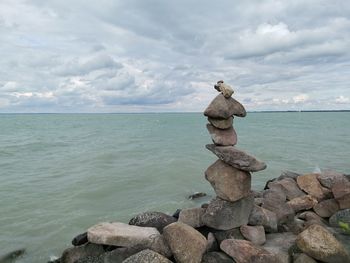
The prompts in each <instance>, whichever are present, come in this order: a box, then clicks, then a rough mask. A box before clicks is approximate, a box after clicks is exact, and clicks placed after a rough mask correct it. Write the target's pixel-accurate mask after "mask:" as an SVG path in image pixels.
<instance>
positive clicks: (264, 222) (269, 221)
mask: <svg viewBox="0 0 350 263" xmlns="http://www.w3.org/2000/svg"><path fill="white" fill-rule="evenodd" d="M248 223H249V225H252V226H258V225H261V226H263V227H264V228H265V231H266V232H277V216H276V214H275V213H274V212H272V211H270V210H268V209H265V208H262V207H260V206H256V205H254V207H253V210H252V212H251V213H250V216H249V222H248Z"/></svg>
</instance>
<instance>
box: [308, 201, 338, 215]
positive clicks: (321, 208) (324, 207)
mask: <svg viewBox="0 0 350 263" xmlns="http://www.w3.org/2000/svg"><path fill="white" fill-rule="evenodd" d="M313 209H314V211H315V213H316V214H318V215H319V216H320V217H330V216H332V215H333V214H335V213H336V212H337V211H338V210H339V204H338V202H337V201H336V200H335V199H327V200H323V201H321V202H319V203H318V204H316V205H315V206H314V208H313Z"/></svg>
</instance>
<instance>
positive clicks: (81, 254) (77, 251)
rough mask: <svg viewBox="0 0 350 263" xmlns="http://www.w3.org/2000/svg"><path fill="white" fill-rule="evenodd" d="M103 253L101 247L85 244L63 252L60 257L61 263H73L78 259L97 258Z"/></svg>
mask: <svg viewBox="0 0 350 263" xmlns="http://www.w3.org/2000/svg"><path fill="white" fill-rule="evenodd" d="M104 253H105V251H104V249H103V246H101V245H96V244H91V243H87V244H85V245H82V246H76V247H72V248H67V249H66V250H64V251H63V253H62V257H61V263H75V262H76V261H78V260H79V259H84V258H86V257H98V256H100V255H102V254H104Z"/></svg>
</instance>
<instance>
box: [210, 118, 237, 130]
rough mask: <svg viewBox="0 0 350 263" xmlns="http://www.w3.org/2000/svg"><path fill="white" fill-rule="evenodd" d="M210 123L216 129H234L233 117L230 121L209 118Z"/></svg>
mask: <svg viewBox="0 0 350 263" xmlns="http://www.w3.org/2000/svg"><path fill="white" fill-rule="evenodd" d="M208 121H209V122H210V124H211V125H213V126H214V127H216V128H218V129H222V130H225V129H229V128H230V127H232V124H233V117H230V118H228V119H214V118H210V117H208Z"/></svg>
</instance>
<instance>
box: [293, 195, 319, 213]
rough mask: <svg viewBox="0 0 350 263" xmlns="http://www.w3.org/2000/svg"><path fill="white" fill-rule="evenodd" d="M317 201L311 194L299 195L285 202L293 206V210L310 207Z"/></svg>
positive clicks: (297, 210)
mask: <svg viewBox="0 0 350 263" xmlns="http://www.w3.org/2000/svg"><path fill="white" fill-rule="evenodd" d="M317 203H318V202H317V199H316V198H314V197H312V196H311V195H303V196H299V197H296V198H293V199H292V200H290V201H288V202H287V204H289V205H290V206H291V207H292V208H293V210H294V212H299V211H302V210H308V209H311V208H313V207H314V205H316V204H317Z"/></svg>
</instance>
